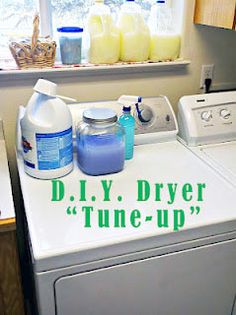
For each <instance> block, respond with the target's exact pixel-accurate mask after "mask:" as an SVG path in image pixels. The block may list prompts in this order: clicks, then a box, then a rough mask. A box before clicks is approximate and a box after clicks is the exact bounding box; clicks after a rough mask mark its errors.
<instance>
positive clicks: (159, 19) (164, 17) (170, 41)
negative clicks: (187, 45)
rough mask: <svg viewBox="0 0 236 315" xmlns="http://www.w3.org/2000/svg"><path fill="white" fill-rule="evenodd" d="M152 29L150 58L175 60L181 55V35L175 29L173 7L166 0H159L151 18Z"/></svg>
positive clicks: (156, 60)
mask: <svg viewBox="0 0 236 315" xmlns="http://www.w3.org/2000/svg"><path fill="white" fill-rule="evenodd" d="M148 24H149V28H150V30H151V47H150V56H149V58H150V60H151V61H154V62H158V61H173V60H176V59H177V58H178V57H179V54H180V46H181V37H180V35H179V34H177V33H176V32H175V31H174V29H173V21H172V13H171V8H170V7H169V6H168V5H167V3H166V1H165V0H157V1H156V4H154V5H153V6H152V9H151V14H150V18H149V23H148Z"/></svg>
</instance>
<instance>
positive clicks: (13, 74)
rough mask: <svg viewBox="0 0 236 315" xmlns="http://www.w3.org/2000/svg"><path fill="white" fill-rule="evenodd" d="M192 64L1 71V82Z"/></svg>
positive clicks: (107, 73)
mask: <svg viewBox="0 0 236 315" xmlns="http://www.w3.org/2000/svg"><path fill="white" fill-rule="evenodd" d="M190 63H191V61H190V60H182V59H179V60H176V61H171V62H157V63H151V62H146V63H132V64H121V63H118V64H114V65H99V66H94V65H91V66H74V67H73V66H72V67H61V66H58V67H57V66H56V67H55V68H44V69H27V70H25V69H24V70H1V71H0V81H8V80H16V79H19V80H22V79H31V78H38V77H42V76H44V75H45V77H47V78H56V77H87V76H94V75H116V74H134V73H144V72H145V73H149V72H152V73H153V72H162V71H177V70H180V69H183V68H185V67H186V66H188V65H189V64H190Z"/></svg>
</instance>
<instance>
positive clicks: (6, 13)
mask: <svg viewBox="0 0 236 315" xmlns="http://www.w3.org/2000/svg"><path fill="white" fill-rule="evenodd" d="M37 3H38V0H0V12H1V13H0V58H4V57H6V56H9V49H8V42H9V40H11V39H16V38H18V37H21V36H25V35H31V34H32V29H33V16H34V14H35V12H36V11H37Z"/></svg>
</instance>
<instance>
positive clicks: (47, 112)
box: [18, 79, 73, 179]
mask: <svg viewBox="0 0 236 315" xmlns="http://www.w3.org/2000/svg"><path fill="white" fill-rule="evenodd" d="M56 88H57V86H56V84H54V83H52V82H50V81H46V80H42V79H40V80H38V82H37V84H36V85H35V87H34V90H35V92H34V94H33V95H32V97H31V98H30V100H29V103H28V105H27V107H26V109H25V110H24V112H22V109H21V116H22V118H21V119H20V130H18V131H19V135H18V136H19V137H20V138H21V140H22V142H21V143H22V152H23V158H24V167H25V172H26V173H27V174H29V175H31V176H33V177H36V178H41V179H52V178H57V177H61V176H64V175H66V174H67V173H69V172H70V171H71V170H72V169H73V143H72V117H71V113H70V111H69V109H68V107H67V105H66V104H65V103H64V102H63V101H62V100H61V99H60V98H58V97H57V96H56Z"/></svg>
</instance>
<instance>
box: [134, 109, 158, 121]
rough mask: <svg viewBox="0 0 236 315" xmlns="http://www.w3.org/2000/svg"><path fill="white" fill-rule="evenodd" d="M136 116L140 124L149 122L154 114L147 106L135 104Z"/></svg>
mask: <svg viewBox="0 0 236 315" xmlns="http://www.w3.org/2000/svg"><path fill="white" fill-rule="evenodd" d="M136 117H137V119H138V121H139V122H140V123H141V124H149V123H151V121H152V120H153V117H154V114H153V111H152V109H151V108H150V107H149V106H146V105H141V106H140V105H139V104H136Z"/></svg>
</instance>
